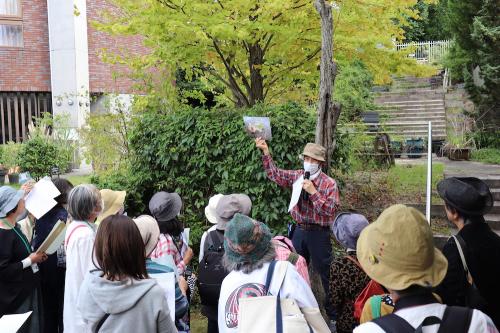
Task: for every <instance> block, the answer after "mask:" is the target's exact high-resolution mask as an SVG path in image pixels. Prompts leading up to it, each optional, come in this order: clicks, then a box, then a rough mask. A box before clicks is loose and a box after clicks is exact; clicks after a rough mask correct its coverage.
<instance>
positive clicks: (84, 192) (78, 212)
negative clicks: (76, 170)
mask: <svg viewBox="0 0 500 333" xmlns="http://www.w3.org/2000/svg"><path fill="white" fill-rule="evenodd" d="M98 207H100V208H101V209H102V200H101V193H100V192H99V190H98V189H97V187H96V186H95V185H92V184H81V185H78V186H75V187H74V188H73V189H72V190H71V192H69V196H68V213H69V215H71V217H72V218H73V220H77V221H87V220H88V219H89V218H90V216H91V215H92V213H93V212H94V211H95V210H96V208H98Z"/></svg>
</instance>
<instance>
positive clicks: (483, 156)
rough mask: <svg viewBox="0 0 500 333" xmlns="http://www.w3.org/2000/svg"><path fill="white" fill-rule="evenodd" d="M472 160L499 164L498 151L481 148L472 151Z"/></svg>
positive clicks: (499, 151) (499, 154)
mask: <svg viewBox="0 0 500 333" xmlns="http://www.w3.org/2000/svg"><path fill="white" fill-rule="evenodd" d="M472 160H474V161H478V162H483V163H491V164H500V149H498V148H483V149H478V150H474V151H472Z"/></svg>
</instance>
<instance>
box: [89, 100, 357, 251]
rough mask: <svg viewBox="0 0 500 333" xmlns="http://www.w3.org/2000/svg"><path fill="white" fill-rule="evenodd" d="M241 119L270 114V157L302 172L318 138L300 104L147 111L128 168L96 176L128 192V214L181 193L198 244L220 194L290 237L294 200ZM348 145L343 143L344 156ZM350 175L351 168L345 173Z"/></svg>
mask: <svg viewBox="0 0 500 333" xmlns="http://www.w3.org/2000/svg"><path fill="white" fill-rule="evenodd" d="M243 115H260V116H269V117H270V118H271V125H272V130H273V138H272V140H271V141H270V142H269V146H270V149H271V153H272V155H273V157H274V159H275V161H276V163H277V165H278V166H279V167H282V168H285V169H297V168H301V165H302V161H301V160H299V158H298V155H299V154H300V153H301V151H302V149H303V147H304V145H305V144H306V143H307V142H309V141H313V140H314V128H315V115H314V112H312V111H309V110H304V109H303V108H301V107H300V106H298V105H296V104H287V105H284V106H276V107H267V108H264V107H262V106H257V107H254V108H252V109H246V110H241V109H226V110H217V111H215V110H203V109H183V110H178V111H175V112H171V113H168V114H159V113H156V112H153V111H148V112H145V113H144V114H143V115H141V116H140V117H139V119H137V121H136V122H135V124H134V126H133V129H132V132H131V135H130V142H129V144H130V149H131V154H132V157H131V159H130V166H129V167H128V168H127V169H126V170H123V171H122V172H121V173H117V174H114V175H110V176H101V177H95V178H94V179H93V181H94V182H96V183H98V185H99V186H100V187H101V188H104V187H108V188H112V189H126V190H127V191H128V195H127V211H128V212H129V214H130V215H137V214H139V213H143V212H147V202H148V201H149V199H150V198H151V196H152V194H153V193H154V192H155V191H159V190H166V191H176V192H178V193H179V194H180V195H181V197H182V199H183V202H184V208H183V219H184V221H185V222H186V224H187V225H188V226H189V227H191V228H192V239H193V240H194V241H199V239H200V236H201V233H202V231H203V229H206V227H207V224H206V220H205V217H204V213H203V212H204V207H205V206H206V205H207V203H208V199H209V198H210V197H211V196H212V195H214V194H216V193H225V194H227V193H238V192H241V193H246V194H248V195H249V196H250V198H251V199H252V202H253V209H252V215H253V217H254V218H256V219H258V220H260V221H263V222H266V223H267V224H269V225H270V226H271V227H272V228H273V229H274V230H275V231H284V230H285V226H286V223H287V222H288V221H289V220H290V217H289V214H288V213H287V207H288V201H289V198H290V195H291V191H290V190H289V189H286V190H285V189H280V188H279V187H278V186H277V185H276V184H274V183H273V182H271V181H269V180H268V179H267V178H266V175H265V172H264V170H263V167H262V159H261V153H260V151H259V150H258V149H256V148H255V143H254V141H253V139H251V138H250V137H248V136H247V135H246V133H245V132H244V129H243V119H242V117H243ZM346 144H347V142H345V141H343V140H342V138H340V137H339V138H337V145H338V146H340V147H341V148H342V149H338V150H337V151H338V154H340V155H342V154H344V155H345V154H347V153H348V151H349V149H348V148H346ZM338 154H337V155H336V156H334V161H335V163H334V165H335V166H336V168H337V169H338V168H340V169H342V168H344V169H345V168H346V167H347V166H346V164H345V161H347V158H346V156H338ZM344 171H345V170H344Z"/></svg>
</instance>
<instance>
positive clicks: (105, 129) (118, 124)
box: [79, 101, 130, 173]
mask: <svg viewBox="0 0 500 333" xmlns="http://www.w3.org/2000/svg"><path fill="white" fill-rule="evenodd" d="M105 103H106V104H107V103H109V101H106V102H105ZM115 104H116V105H114V111H113V112H110V111H109V110H108V112H105V113H89V114H88V115H87V119H86V123H85V126H84V127H82V128H81V129H80V130H79V134H80V138H81V141H82V145H83V147H84V150H83V156H84V158H85V160H86V161H87V163H91V164H92V166H93V169H94V171H95V172H97V173H105V172H113V171H116V170H119V169H121V168H122V167H124V165H125V164H126V162H127V157H128V151H129V149H128V126H129V125H130V124H129V121H130V119H129V115H128V110H127V109H126V108H125V107H124V105H123V104H122V103H120V102H119V101H116V103H115ZM106 107H109V105H108V104H107V106H106Z"/></svg>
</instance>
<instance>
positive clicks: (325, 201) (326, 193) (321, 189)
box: [262, 155, 340, 227]
mask: <svg viewBox="0 0 500 333" xmlns="http://www.w3.org/2000/svg"><path fill="white" fill-rule="evenodd" d="M262 161H263V163H264V169H265V170H266V173H267V177H268V178H269V179H271V180H272V181H273V182H275V183H276V184H278V185H279V186H282V187H292V185H293V183H294V182H295V181H296V180H297V179H298V178H299V177H300V176H302V175H303V174H304V170H283V169H278V168H277V167H276V165H274V162H273V159H272V158H271V156H270V155H264V156H263V157H262ZM312 182H313V184H314V187H316V190H317V192H316V193H315V194H312V195H310V196H309V200H303V199H302V198H300V199H299V202H298V203H297V205H296V206H295V207H294V208H293V209H292V212H291V215H292V218H293V219H294V220H295V221H297V223H298V224H299V225H300V224H306V223H311V224H318V225H320V226H323V227H328V226H330V225H331V224H332V223H333V220H334V219H335V213H336V211H337V209H338V207H339V203H340V200H339V191H338V188H337V183H336V182H335V180H333V179H332V178H330V177H328V176H327V175H326V174H325V173H323V172H321V173H320V175H319V176H318V177H317V178H316V179H314V180H312Z"/></svg>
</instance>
